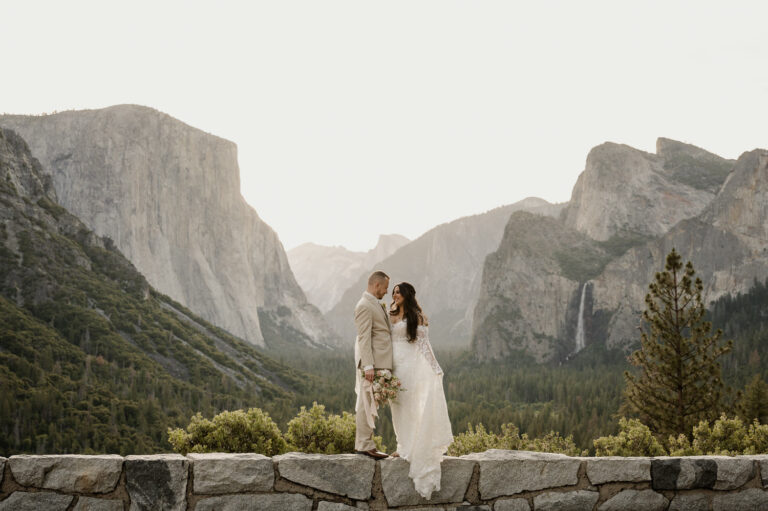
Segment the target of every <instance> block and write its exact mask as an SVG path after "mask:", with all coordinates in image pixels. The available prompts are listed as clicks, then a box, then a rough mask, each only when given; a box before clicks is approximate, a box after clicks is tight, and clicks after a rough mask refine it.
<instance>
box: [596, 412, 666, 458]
mask: <svg viewBox="0 0 768 511" xmlns="http://www.w3.org/2000/svg"><path fill="white" fill-rule="evenodd" d="M593 443H594V445H595V456H664V455H665V454H666V452H665V450H664V447H663V446H662V445H661V443H659V441H658V440H657V439H656V437H655V436H653V434H652V433H651V430H650V429H648V426H646V425H645V424H643V423H642V422H640V421H639V420H638V419H627V418H625V417H622V418H621V419H620V420H619V434H618V435H615V436H614V435H608V436H603V437H600V438H596V439H595V440H594V441H593Z"/></svg>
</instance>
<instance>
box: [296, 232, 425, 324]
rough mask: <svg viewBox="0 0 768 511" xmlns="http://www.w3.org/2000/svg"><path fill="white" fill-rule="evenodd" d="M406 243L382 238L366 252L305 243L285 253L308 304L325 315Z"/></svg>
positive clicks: (401, 239) (386, 236)
mask: <svg viewBox="0 0 768 511" xmlns="http://www.w3.org/2000/svg"><path fill="white" fill-rule="evenodd" d="M409 241H410V240H409V239H408V238H406V237H405V236H401V235H399V234H382V235H381V236H379V241H378V243H377V244H376V246H375V247H374V248H372V249H371V250H369V251H367V252H353V251H351V250H347V249H346V248H344V247H338V246H337V247H326V246H322V245H317V244H315V243H304V244H303V245H299V246H298V247H296V248H293V249H291V250H289V251H288V262H290V264H291V269H292V270H293V274H294V275H295V276H296V280H297V281H298V283H299V285H300V286H301V288H302V289H303V290H304V292H305V293H306V295H307V298H308V299H309V301H310V302H312V303H313V304H315V305H317V307H318V308H319V309H320V310H321V311H322V312H328V311H329V310H330V309H331V308H332V307H333V306H334V305H336V303H338V301H339V299H340V298H341V295H342V294H343V293H344V291H346V290H347V289H348V288H349V286H351V285H352V284H353V283H354V282H355V281H357V279H358V277H359V276H360V274H361V273H364V272H365V271H366V270H368V269H369V268H371V267H373V266H375V265H376V263H378V262H379V261H382V260H384V259H386V258H387V257H389V256H390V255H391V254H393V253H394V252H395V251H396V250H397V249H398V248H400V247H402V246H403V245H405V244H406V243H408V242H409Z"/></svg>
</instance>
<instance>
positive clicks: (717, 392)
mask: <svg viewBox="0 0 768 511" xmlns="http://www.w3.org/2000/svg"><path fill="white" fill-rule="evenodd" d="M695 274H696V272H695V271H694V269H693V264H691V262H690V261H689V262H688V263H687V264H686V265H685V269H684V270H683V263H682V259H681V257H680V255H679V254H678V253H677V252H676V251H675V249H672V252H670V253H669V254H668V255H667V260H666V265H665V271H663V272H660V273H656V276H655V279H654V282H652V283H651V284H650V285H649V286H648V287H649V289H650V293H648V294H647V295H646V297H645V304H646V310H645V311H644V312H643V319H644V320H645V322H646V323H647V329H641V331H642V338H641V348H640V350H638V351H635V352H634V353H633V354H632V355H631V356H630V357H629V361H630V363H631V364H632V365H634V366H636V367H638V368H639V374H631V373H629V372H625V373H624V377H625V380H626V388H625V390H624V410H625V411H627V412H631V413H633V414H636V415H638V416H639V417H640V418H641V419H642V420H643V422H644V423H646V424H648V425H649V426H650V428H651V429H652V430H653V431H654V433H656V434H660V435H665V436H666V435H675V436H677V435H680V434H686V435H690V433H691V430H692V428H693V426H694V425H696V424H698V423H699V421H701V420H713V419H715V418H717V416H718V414H719V413H720V412H721V401H722V398H723V393H724V386H723V381H722V376H721V369H720V363H719V361H718V359H719V358H720V357H721V356H722V355H723V354H725V353H727V352H729V351H730V350H731V347H732V345H733V341H728V342H727V343H726V344H725V345H724V346H721V345H720V343H719V341H720V337H721V335H722V331H721V330H717V331H716V332H715V333H714V334H712V324H711V323H710V322H708V321H704V315H705V314H706V309H705V307H704V304H703V302H702V298H701V291H702V289H703V285H702V283H701V279H699V278H698V277H696V278H695V280H694V277H695Z"/></svg>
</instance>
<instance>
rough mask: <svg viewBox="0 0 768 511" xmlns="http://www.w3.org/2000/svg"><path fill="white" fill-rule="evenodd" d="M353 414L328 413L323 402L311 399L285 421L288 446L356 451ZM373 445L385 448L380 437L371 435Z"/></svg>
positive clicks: (313, 450)
mask: <svg viewBox="0 0 768 511" xmlns="http://www.w3.org/2000/svg"><path fill="white" fill-rule="evenodd" d="M355 429H356V428H355V416H354V415H352V414H351V413H349V412H342V414H341V416H339V415H334V414H329V413H326V411H325V406H323V405H319V404H317V403H316V402H313V403H312V408H310V409H309V410H307V409H306V407H304V406H302V407H301V410H300V411H299V414H298V415H297V416H296V417H294V418H293V419H291V421H290V422H288V430H287V431H286V433H285V439H286V440H287V441H288V444H289V446H290V447H289V449H290V450H296V451H301V452H307V453H321V454H340V453H345V452H354V451H355ZM374 442H376V447H377V448H378V449H380V450H384V449H386V447H385V446H384V445H382V438H381V437H374Z"/></svg>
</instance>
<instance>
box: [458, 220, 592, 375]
mask: <svg viewBox="0 0 768 511" xmlns="http://www.w3.org/2000/svg"><path fill="white" fill-rule="evenodd" d="M605 259H606V252H605V251H604V250H603V249H601V248H600V246H599V245H598V244H597V243H596V242H595V241H594V240H591V239H590V238H589V237H587V236H586V235H584V234H582V233H580V232H578V231H575V230H573V229H569V228H568V227H566V226H564V225H563V224H562V223H561V222H559V221H557V220H556V219H554V218H549V217H543V216H539V215H533V214H531V213H526V212H522V211H518V212H516V213H513V214H512V216H511V217H510V218H509V222H507V227H506V229H505V231H504V237H503V239H502V241H501V245H500V246H499V249H498V250H497V251H496V252H493V253H492V254H490V255H489V256H488V258H487V259H486V261H485V268H484V270H483V283H484V285H483V287H482V289H481V291H480V297H479V299H478V301H477V306H476V307H475V317H474V332H473V341H472V347H473V350H474V352H475V353H476V354H477V355H478V356H479V357H480V358H483V359H487V358H499V357H508V356H510V355H512V354H518V355H519V354H527V355H532V356H533V357H534V358H535V359H536V361H538V362H542V361H545V360H550V359H552V358H553V357H555V356H556V355H557V353H556V351H558V350H562V349H563V348H566V346H565V343H564V341H563V340H564V339H573V337H574V335H573V334H574V332H573V328H570V329H569V326H571V324H572V323H573V321H571V322H569V321H568V320H569V319H571V318H569V311H573V310H578V304H576V306H575V307H574V306H572V304H571V302H572V301H573V300H574V297H576V296H580V290H581V289H582V286H583V285H584V284H582V282H584V281H586V280H587V279H588V278H589V277H590V276H591V274H594V273H596V272H599V269H600V266H599V265H600V262H601V261H604V260H605ZM567 350H568V351H566V352H565V353H561V354H560V358H563V357H564V356H565V355H567V354H568V352H570V351H575V346H567Z"/></svg>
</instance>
